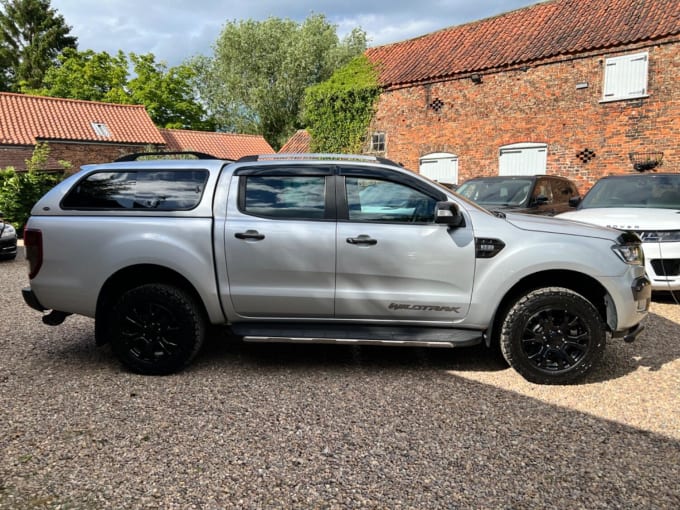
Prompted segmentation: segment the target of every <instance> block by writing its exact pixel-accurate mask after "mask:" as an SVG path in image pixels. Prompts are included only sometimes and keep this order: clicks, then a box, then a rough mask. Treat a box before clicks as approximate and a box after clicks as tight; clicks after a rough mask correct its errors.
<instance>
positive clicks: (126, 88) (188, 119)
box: [22, 48, 214, 130]
mask: <svg viewBox="0 0 680 510" xmlns="http://www.w3.org/2000/svg"><path fill="white" fill-rule="evenodd" d="M130 68H132V75H133V77H132V78H130ZM195 74H196V72H195V70H194V69H193V68H192V67H190V66H189V65H186V64H182V65H180V66H177V67H171V68H168V67H167V66H166V65H165V64H164V63H157V62H156V60H155V57H154V56H153V54H151V53H149V54H146V55H136V54H134V53H130V56H129V58H128V57H127V56H126V55H125V54H124V53H123V52H122V51H119V52H118V54H117V55H115V56H113V55H109V54H108V53H107V52H101V53H95V52H94V51H92V50H87V51H82V52H81V51H76V50H73V49H70V48H69V49H66V50H64V52H63V53H62V54H61V55H60V56H59V57H58V61H57V64H56V65H55V66H54V67H52V68H50V69H49V70H48V71H47V72H46V73H45V78H44V80H43V87H42V88H39V89H35V90H32V89H29V88H25V87H24V88H22V92H25V93H30V94H36V95H43V96H52V97H64V98H68V99H83V100H86V101H104V102H107V103H118V104H142V105H144V106H145V107H146V110H147V112H148V113H149V116H150V117H151V119H152V120H153V121H154V123H155V124H156V125H158V126H161V127H167V128H187V129H199V130H212V129H214V124H213V123H212V122H211V121H210V120H209V119H208V118H207V114H206V111H205V108H204V107H203V106H202V105H201V104H200V103H199V102H198V101H197V100H196V97H195V89H196V87H195V85H194V78H195Z"/></svg>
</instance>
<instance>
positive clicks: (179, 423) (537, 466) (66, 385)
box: [0, 260, 680, 510]
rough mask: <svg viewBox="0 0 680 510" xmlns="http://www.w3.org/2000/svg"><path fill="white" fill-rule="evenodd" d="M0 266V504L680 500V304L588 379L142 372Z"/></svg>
mask: <svg viewBox="0 0 680 510" xmlns="http://www.w3.org/2000/svg"><path fill="white" fill-rule="evenodd" d="M26 284H27V277H26V267H25V262H24V261H23V260H17V261H16V262H9V263H7V262H5V263H2V264H0V310H1V315H0V349H1V350H0V508H1V509H13V510H14V509H34V508H55V509H56V508H63V509H102V508H116V509H135V508H163V509H173V508H176V509H188V508H199V509H221V508H244V509H250V508H253V509H261V508H286V509H288V508H304V509H308V508H338V509H344V508H390V509H392V508H395V509H398V508H419V509H435V508H447V509H456V508H557V509H561V508H564V509H574V508H587V509H598V508H603V509H604V508H607V509H610V508H631V509H632V508H635V509H639V508H668V509H677V508H680V305H676V304H674V303H673V302H672V301H670V300H666V301H662V300H657V301H655V303H654V304H653V307H652V314H651V315H650V317H649V318H648V319H647V322H646V326H647V330H646V331H645V333H643V334H642V335H641V336H640V337H639V339H638V340H637V341H636V342H635V343H633V344H624V343H623V342H621V341H615V342H614V341H613V342H610V344H609V345H608V348H607V353H606V360H607V361H606V364H605V365H604V366H603V367H602V368H601V369H600V370H599V371H597V372H595V373H593V374H592V375H591V376H590V378H589V379H588V380H587V381H586V383H584V384H581V385H577V386H562V387H543V386H537V385H533V384H530V383H527V382H526V381H524V380H523V379H522V378H521V377H520V376H518V375H517V374H516V373H515V372H514V371H512V370H511V369H509V368H507V367H506V366H504V365H503V364H502V363H500V362H499V361H497V360H494V359H490V358H488V357H487V356H485V353H484V352H483V350H482V349H479V348H466V349H459V350H426V349H407V348H377V347H376V348H366V347H361V348H359V347H349V346H295V345H244V344H240V343H238V342H235V341H232V342H225V341H224V339H223V338H220V337H219V336H217V335H215V336H214V338H211V339H210V341H209V342H208V345H207V346H206V348H205V349H204V350H203V352H202V354H200V355H199V357H198V359H197V360H196V361H195V363H194V364H193V365H192V366H191V367H190V368H189V369H188V370H186V371H185V372H183V373H181V374H178V375H173V376H167V377H143V376H137V375H133V374H130V373H127V372H125V371H123V370H122V369H121V368H120V366H119V365H118V363H117V362H116V361H115V359H114V358H113V356H112V354H111V352H110V349H109V348H108V347H102V348H97V347H95V346H94V340H93V335H94V331H93V321H91V320H89V319H85V318H82V317H70V318H68V319H67V320H66V322H65V323H64V324H63V325H61V326H59V327H49V326H44V325H43V324H42V323H41V322H40V320H39V318H40V317H39V314H38V313H37V312H35V311H33V310H31V309H29V308H28V307H27V306H26V305H24V304H23V302H21V297H20V289H21V287H22V286H24V285H26Z"/></svg>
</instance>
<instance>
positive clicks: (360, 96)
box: [304, 55, 380, 153]
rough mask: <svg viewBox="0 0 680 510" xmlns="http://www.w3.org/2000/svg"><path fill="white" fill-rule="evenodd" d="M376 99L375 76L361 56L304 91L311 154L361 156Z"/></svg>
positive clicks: (366, 60)
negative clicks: (357, 154)
mask: <svg viewBox="0 0 680 510" xmlns="http://www.w3.org/2000/svg"><path fill="white" fill-rule="evenodd" d="M379 95H380V87H379V85H378V74H377V72H376V70H375V68H374V67H373V65H372V64H371V63H370V62H369V61H368V59H367V58H366V57H365V56H364V55H362V56H359V57H356V58H355V59H354V60H352V61H351V62H350V63H349V64H347V65H346V66H345V67H342V68H340V69H338V70H337V71H336V72H335V73H333V76H331V78H330V79H329V80H327V81H325V82H323V83H320V84H318V85H315V86H313V87H310V88H309V89H307V91H306V93H305V109H304V111H305V121H306V124H307V130H308V131H309V134H310V136H311V138H312V147H311V148H312V151H314V152H334V153H344V152H346V153H360V152H361V150H362V147H363V144H364V141H365V139H366V132H367V130H368V126H369V124H370V122H371V119H372V118H373V114H374V112H375V103H376V100H377V99H378V97H379Z"/></svg>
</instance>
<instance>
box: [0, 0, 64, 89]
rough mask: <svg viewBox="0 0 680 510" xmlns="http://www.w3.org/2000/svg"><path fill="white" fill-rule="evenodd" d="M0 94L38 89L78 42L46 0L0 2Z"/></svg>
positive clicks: (5, 0) (3, 0)
mask: <svg viewBox="0 0 680 510" xmlns="http://www.w3.org/2000/svg"><path fill="white" fill-rule="evenodd" d="M0 6H2V10H0V87H2V88H0V90H13V91H18V90H20V89H21V88H22V87H28V88H38V87H40V86H41V85H42V80H43V76H44V74H45V72H46V71H47V69H49V68H50V67H51V66H52V65H53V64H54V62H55V60H56V58H57V55H58V54H59V53H60V52H61V51H62V50H64V49H65V48H75V47H76V43H77V39H76V38H75V37H73V36H70V35H69V33H70V30H71V27H69V26H68V25H66V22H65V21H64V17H63V16H61V15H60V14H57V11H56V10H54V9H52V8H51V7H50V2H49V0H0Z"/></svg>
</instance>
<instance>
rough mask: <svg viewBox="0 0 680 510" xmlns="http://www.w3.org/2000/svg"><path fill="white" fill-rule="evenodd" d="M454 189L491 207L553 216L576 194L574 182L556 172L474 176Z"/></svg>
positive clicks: (565, 208)
mask: <svg viewBox="0 0 680 510" xmlns="http://www.w3.org/2000/svg"><path fill="white" fill-rule="evenodd" d="M456 192H457V193H458V194H460V195H463V196H464V197H466V198H469V199H470V200H472V201H473V202H476V203H477V204H479V205H481V206H482V207H485V208H486V209H490V210H493V211H503V212H518V213H528V214H542V215H546V216H554V215H555V214H559V213H562V212H565V211H568V210H569V209H570V206H569V200H570V199H571V198H572V197H578V196H579V192H578V188H577V187H576V185H575V184H574V183H573V182H572V181H570V180H569V179H567V178H565V177H559V176H556V175H504V176H495V177H475V178H473V179H469V180H467V181H465V182H464V183H463V184H461V185H460V186H458V189H457V190H456Z"/></svg>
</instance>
